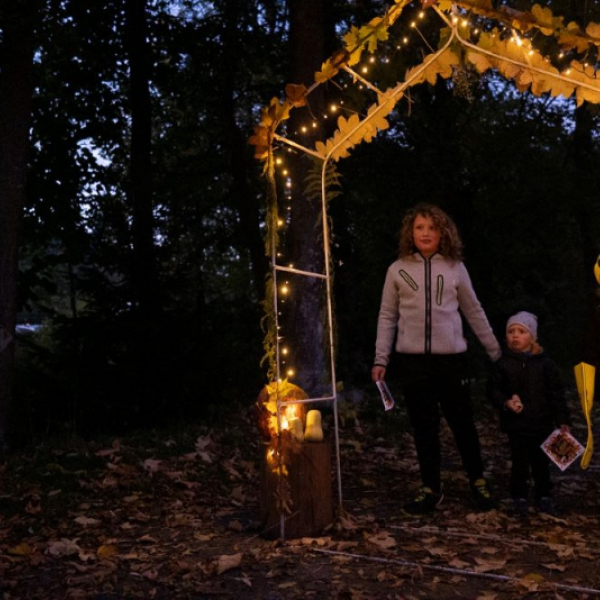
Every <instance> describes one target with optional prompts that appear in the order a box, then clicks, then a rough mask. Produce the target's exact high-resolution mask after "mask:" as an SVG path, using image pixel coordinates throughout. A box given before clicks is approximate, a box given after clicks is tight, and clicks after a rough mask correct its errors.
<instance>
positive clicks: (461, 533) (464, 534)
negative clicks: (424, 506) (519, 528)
mask: <svg viewBox="0 0 600 600" xmlns="http://www.w3.org/2000/svg"><path fill="white" fill-rule="evenodd" d="M389 529H402V530H403V531H412V532H415V533H430V534H431V533H436V534H439V535H447V536H454V537H465V538H473V539H476V540H489V541H492V542H502V543H503V544H508V545H509V546H522V545H523V544H527V545H528V546H543V547H546V548H547V547H548V546H549V545H550V544H552V546H553V547H555V548H565V549H568V550H585V551H586V552H589V553H590V554H600V550H598V549H596V548H589V547H588V546H586V547H585V548H578V547H577V546H569V545H568V544H557V543H555V542H538V541H535V540H524V539H522V538H513V539H508V538H506V537H503V536H499V535H489V534H487V535H486V534H481V533H469V532H467V531H454V530H451V529H442V528H441V527H433V526H429V525H425V526H423V527H409V526H407V525H389Z"/></svg>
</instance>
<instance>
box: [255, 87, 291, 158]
mask: <svg viewBox="0 0 600 600" xmlns="http://www.w3.org/2000/svg"><path fill="white" fill-rule="evenodd" d="M291 108H292V104H291V103H290V102H289V101H287V100H286V101H284V102H280V101H279V99H278V98H272V99H271V103H270V104H269V106H266V107H264V108H263V109H262V110H261V113H260V115H261V118H260V125H256V126H255V127H254V135H253V136H251V137H250V139H249V140H248V143H250V144H252V145H253V146H256V149H255V151H254V156H255V157H256V158H258V159H259V160H266V158H267V156H268V153H269V148H270V146H271V141H272V139H273V133H274V132H275V130H276V129H277V127H278V126H279V124H280V123H281V121H284V120H286V119H289V118H290V110H291Z"/></svg>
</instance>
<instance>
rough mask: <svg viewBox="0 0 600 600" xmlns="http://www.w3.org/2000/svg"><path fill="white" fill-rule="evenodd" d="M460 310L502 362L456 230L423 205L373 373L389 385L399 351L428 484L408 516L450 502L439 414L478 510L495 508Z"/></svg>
mask: <svg viewBox="0 0 600 600" xmlns="http://www.w3.org/2000/svg"><path fill="white" fill-rule="evenodd" d="M459 309H460V311H461V312H462V313H463V315H464V316H465V318H466V319H467V321H468V323H469V325H470V326H471V328H472V329H473V331H474V333H475V335H476V336H477V338H478V339H479V341H480V342H481V344H482V345H483V346H484V348H485V350H486V351H487V353H488V355H489V356H490V358H492V360H497V359H498V358H500V355H501V350H500V345H499V344H498V341H497V340H496V338H495V336H494V334H493V332H492V329H491V327H490V325H489V323H488V320H487V318H486V316H485V313H484V312H483V309H482V308H481V304H480V303H479V301H478V300H477V297H476V295H475V291H474V290H473V286H472V285H471V280H470V278H469V275H468V273H467V269H466V268H465V265H464V263H463V262H462V242H461V240H460V237H459V235H458V231H457V229H456V225H455V224H454V222H453V221H452V219H451V218H450V217H449V216H448V215H447V214H446V213H445V212H444V211H442V210H441V209H440V208H438V207H437V206H433V205H430V204H419V205H417V206H416V207H415V208H414V209H413V210H411V211H409V212H408V214H407V215H406V216H405V217H404V220H403V222H402V227H401V230H400V257H399V258H398V260H396V262H394V263H393V264H392V265H391V266H390V267H389V268H388V271H387V275H386V278H385V284H384V287H383V293H382V298H381V307H380V310H379V319H378V321H377V341H376V345H375V361H374V365H373V368H372V369H371V378H372V379H373V381H380V380H383V379H384V378H385V374H386V370H387V366H388V364H389V362H390V355H391V354H392V350H393V349H395V350H396V353H397V354H396V355H395V357H396V359H397V361H398V364H399V370H400V383H401V385H402V392H403V396H404V399H405V401H406V406H407V409H408V415H409V418H410V421H411V425H412V428H413V434H414V440H415V446H416V449H417V458H418V461H419V467H420V471H421V481H422V487H421V491H420V493H419V494H418V495H417V497H416V498H415V499H414V500H413V501H412V502H409V503H408V504H406V505H405V506H404V507H403V509H404V511H405V512H407V513H409V514H424V513H429V512H432V511H434V510H435V509H436V508H437V507H438V506H439V504H440V503H441V501H442V499H443V495H442V489H441V481H440V471H441V456H440V452H441V451H440V439H439V435H440V409H441V412H442V414H443V415H444V417H445V419H446V422H447V423H448V425H449V427H450V429H451V430H452V433H453V435H454V439H455V441H456V446H457V448H458V450H459V453H460V456H461V459H462V463H463V466H464V468H465V471H466V472H467V475H468V477H469V483H470V488H471V492H472V495H473V498H474V500H475V502H476V504H477V506H478V507H479V508H480V509H481V510H490V509H492V508H494V507H495V503H494V501H493V499H492V497H491V494H490V491H489V489H488V486H487V482H486V480H485V479H484V477H483V463H482V460H481V450H480V445H479V437H478V435H477V429H476V428H475V423H474V420H473V413H472V407H471V398H470V394H469V387H468V383H469V382H468V376H467V372H466V350H467V342H466V340H465V337H464V335H463V327H462V320H461V315H460V312H459Z"/></svg>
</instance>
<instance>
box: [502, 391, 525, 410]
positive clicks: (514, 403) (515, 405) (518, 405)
mask: <svg viewBox="0 0 600 600" xmlns="http://www.w3.org/2000/svg"><path fill="white" fill-rule="evenodd" d="M504 405H505V406H506V408H508V409H509V410H512V411H513V412H514V413H516V414H519V413H520V412H521V411H522V410H523V403H522V402H521V398H519V396H517V395H516V394H513V396H512V398H509V399H508V400H507V401H506V402H505V403H504Z"/></svg>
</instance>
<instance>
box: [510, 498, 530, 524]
mask: <svg viewBox="0 0 600 600" xmlns="http://www.w3.org/2000/svg"><path fill="white" fill-rule="evenodd" d="M513 512H514V514H515V516H517V517H519V518H520V519H526V518H527V517H528V515H529V503H528V502H527V498H513Z"/></svg>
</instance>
